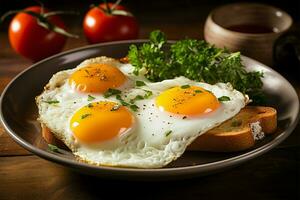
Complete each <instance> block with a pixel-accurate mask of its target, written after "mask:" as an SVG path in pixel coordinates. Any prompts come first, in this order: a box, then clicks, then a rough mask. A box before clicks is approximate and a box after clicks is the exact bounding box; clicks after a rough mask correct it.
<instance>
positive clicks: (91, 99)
mask: <svg viewBox="0 0 300 200" xmlns="http://www.w3.org/2000/svg"><path fill="white" fill-rule="evenodd" d="M94 99H96V98H95V97H93V96H92V95H88V99H87V100H88V101H93V100H94Z"/></svg>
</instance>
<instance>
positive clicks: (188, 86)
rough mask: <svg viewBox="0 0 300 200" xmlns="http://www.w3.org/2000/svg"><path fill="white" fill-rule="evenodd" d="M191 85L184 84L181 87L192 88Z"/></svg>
mask: <svg viewBox="0 0 300 200" xmlns="http://www.w3.org/2000/svg"><path fill="white" fill-rule="evenodd" d="M190 87H191V86H190V85H182V86H181V89H187V88H190Z"/></svg>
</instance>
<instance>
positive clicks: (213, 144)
mask: <svg viewBox="0 0 300 200" xmlns="http://www.w3.org/2000/svg"><path fill="white" fill-rule="evenodd" d="M236 122H239V123H236ZM254 122H259V123H260V126H261V127H262V131H263V132H264V133H265V134H271V133H273V132H275V130H276V128H277V113H276V110H275V109H274V108H271V107H262V106H247V107H245V108H243V109H242V110H241V111H240V112H239V113H238V114H237V115H236V116H234V117H233V118H232V119H230V120H227V121H226V122H224V123H222V124H221V125H220V126H218V127H216V128H214V129H212V130H210V131H208V132H207V133H205V134H203V135H201V136H200V137H198V138H197V139H196V140H195V141H194V142H193V143H192V144H191V145H190V146H189V147H188V150H191V151H210V152H235V151H242V150H246V149H248V148H250V147H252V146H253V145H254V144H255V140H254V137H253V134H252V131H251V127H250V125H251V123H254ZM234 123H235V124H234Z"/></svg>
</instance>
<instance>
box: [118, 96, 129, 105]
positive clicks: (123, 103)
mask: <svg viewBox="0 0 300 200" xmlns="http://www.w3.org/2000/svg"><path fill="white" fill-rule="evenodd" d="M116 99H118V100H119V101H120V103H121V104H122V105H123V106H129V105H130V104H129V103H127V102H126V101H124V99H122V97H121V95H119V94H118V95H116Z"/></svg>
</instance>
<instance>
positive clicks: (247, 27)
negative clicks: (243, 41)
mask: <svg viewBox="0 0 300 200" xmlns="http://www.w3.org/2000/svg"><path fill="white" fill-rule="evenodd" d="M227 29H229V30H231V31H235V32H241V33H272V32H274V31H273V28H272V27H268V26H262V25H256V24H238V25H233V26H229V27H227Z"/></svg>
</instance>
